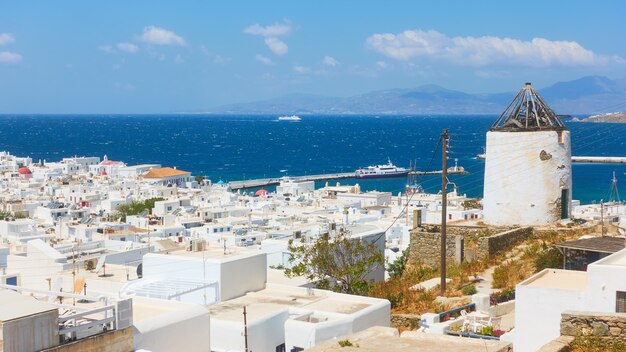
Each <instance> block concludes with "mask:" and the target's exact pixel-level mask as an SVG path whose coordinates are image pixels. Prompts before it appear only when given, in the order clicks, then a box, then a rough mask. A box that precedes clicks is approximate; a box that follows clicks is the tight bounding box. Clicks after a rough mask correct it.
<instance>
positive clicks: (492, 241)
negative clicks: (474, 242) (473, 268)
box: [476, 227, 533, 258]
mask: <svg viewBox="0 0 626 352" xmlns="http://www.w3.org/2000/svg"><path fill="white" fill-rule="evenodd" d="M532 233H533V228H532V227H520V228H516V229H513V230H508V231H504V232H500V233H498V234H496V235H493V236H488V237H481V238H479V239H478V250H477V251H476V256H477V258H489V257H490V256H492V255H495V254H496V253H499V252H502V251H504V250H507V249H510V248H513V246H515V245H516V244H518V243H520V242H522V241H524V240H526V239H527V238H529V237H530V236H531V235H532Z"/></svg>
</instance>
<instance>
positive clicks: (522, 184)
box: [483, 83, 572, 225]
mask: <svg viewBox="0 0 626 352" xmlns="http://www.w3.org/2000/svg"><path fill="white" fill-rule="evenodd" d="M571 175H572V158H571V145H570V134H569V131H568V130H567V128H566V127H565V125H564V124H563V123H562V122H561V120H559V118H558V116H557V115H556V114H555V113H554V112H553V111H552V109H550V107H549V106H548V105H547V104H546V103H545V102H544V101H543V99H542V98H541V96H539V94H538V93H537V91H535V89H533V87H532V86H531V84H530V83H526V85H525V86H524V87H523V88H522V90H521V91H520V92H519V93H518V94H517V96H516V97H515V99H513V101H512V102H511V104H509V106H508V107H507V108H506V110H504V112H503V113H502V115H500V117H499V118H498V120H497V121H496V122H495V123H494V124H493V125H492V126H491V129H490V130H489V132H487V150H486V158H485V181H484V182H485V184H484V197H483V208H484V213H483V214H484V221H485V223H487V224H490V225H546V224H552V223H556V222H558V221H560V220H561V219H567V218H569V217H570V215H571V202H572V195H571V189H572V177H571Z"/></svg>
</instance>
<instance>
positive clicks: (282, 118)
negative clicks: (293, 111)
mask: <svg viewBox="0 0 626 352" xmlns="http://www.w3.org/2000/svg"><path fill="white" fill-rule="evenodd" d="M278 121H302V119H301V118H300V116H298V115H291V116H279V117H278Z"/></svg>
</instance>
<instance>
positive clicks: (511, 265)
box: [491, 260, 532, 288]
mask: <svg viewBox="0 0 626 352" xmlns="http://www.w3.org/2000/svg"><path fill="white" fill-rule="evenodd" d="M530 274H532V268H530V267H529V265H525V264H524V263H523V262H521V261H519V260H512V261H509V262H507V263H505V264H502V265H499V266H497V267H496V268H495V269H494V271H493V275H492V278H493V282H492V285H491V286H492V287H493V288H507V287H513V286H515V285H516V284H517V283H518V282H519V281H521V280H524V279H525V278H526V277H528V276H530Z"/></svg>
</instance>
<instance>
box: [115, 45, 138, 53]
mask: <svg viewBox="0 0 626 352" xmlns="http://www.w3.org/2000/svg"><path fill="white" fill-rule="evenodd" d="M116 47H117V49H118V50H120V51H125V52H127V53H131V54H134V53H136V52H137V51H139V47H138V46H137V45H135V44H131V43H117V45H116Z"/></svg>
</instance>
